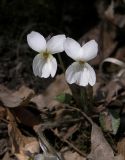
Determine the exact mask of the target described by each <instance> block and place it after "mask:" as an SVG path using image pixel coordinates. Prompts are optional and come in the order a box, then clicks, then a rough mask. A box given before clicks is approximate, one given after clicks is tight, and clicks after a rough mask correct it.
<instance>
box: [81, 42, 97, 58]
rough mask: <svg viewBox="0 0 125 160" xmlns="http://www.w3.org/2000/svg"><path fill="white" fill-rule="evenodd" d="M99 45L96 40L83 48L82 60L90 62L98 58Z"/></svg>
mask: <svg viewBox="0 0 125 160" xmlns="http://www.w3.org/2000/svg"><path fill="white" fill-rule="evenodd" d="M97 52H98V44H97V42H96V41H95V40H91V41H89V42H87V43H86V44H84V45H83V46H82V47H81V51H80V53H81V54H80V55H81V60H83V61H89V60H91V59H93V58H95V57H96V56H97Z"/></svg>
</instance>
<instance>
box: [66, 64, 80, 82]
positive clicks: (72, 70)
mask: <svg viewBox="0 0 125 160" xmlns="http://www.w3.org/2000/svg"><path fill="white" fill-rule="evenodd" d="M78 68H79V63H78V62H74V63H72V64H71V65H70V66H69V67H68V68H67V70H66V73H65V77H66V80H67V82H68V83H69V84H72V83H75V82H76V80H77V76H76V73H77V70H79V69H78Z"/></svg>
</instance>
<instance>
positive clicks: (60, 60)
mask: <svg viewBox="0 0 125 160" xmlns="http://www.w3.org/2000/svg"><path fill="white" fill-rule="evenodd" d="M57 56H58V59H59V63H60V65H61V68H62V70H63V73H65V70H66V69H65V66H64V63H63V61H62V57H61V55H60V54H57Z"/></svg>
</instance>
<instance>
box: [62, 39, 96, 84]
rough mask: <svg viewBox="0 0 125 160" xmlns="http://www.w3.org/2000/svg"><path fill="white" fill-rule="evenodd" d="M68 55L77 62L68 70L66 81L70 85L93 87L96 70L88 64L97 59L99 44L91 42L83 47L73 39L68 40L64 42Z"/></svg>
mask: <svg viewBox="0 0 125 160" xmlns="http://www.w3.org/2000/svg"><path fill="white" fill-rule="evenodd" d="M64 49H65V52H66V54H67V55H68V56H69V57H71V58H72V59H73V60H75V61H76V62H74V63H72V64H71V65H70V66H69V67H68V68H67V70H66V74H65V76H66V80H67V82H68V83H69V84H72V83H76V84H78V85H80V86H87V85H88V84H90V85H91V86H93V85H94V84H95V82H96V74H95V71H94V69H93V68H92V67H91V66H90V65H89V64H88V63H86V62H87V61H89V60H91V59H93V58H95V57H96V55H97V52H98V44H97V43H96V41H95V40H91V41H89V42H87V43H86V44H84V45H83V46H82V47H81V46H80V44H79V43H78V42H76V41H75V40H73V39H72V38H66V40H65V42H64Z"/></svg>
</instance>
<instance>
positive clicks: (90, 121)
mask: <svg viewBox="0 0 125 160" xmlns="http://www.w3.org/2000/svg"><path fill="white" fill-rule="evenodd" d="M66 107H68V108H72V109H74V110H76V111H78V112H80V113H81V114H82V115H83V117H85V118H86V119H87V120H88V121H89V123H91V125H93V121H92V119H91V118H90V117H88V116H87V114H86V113H85V112H83V111H81V110H80V109H79V108H75V107H72V106H69V105H67V106H66Z"/></svg>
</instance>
